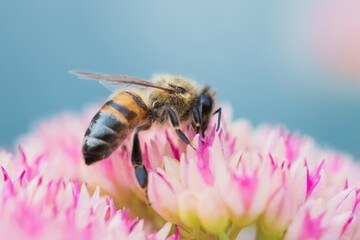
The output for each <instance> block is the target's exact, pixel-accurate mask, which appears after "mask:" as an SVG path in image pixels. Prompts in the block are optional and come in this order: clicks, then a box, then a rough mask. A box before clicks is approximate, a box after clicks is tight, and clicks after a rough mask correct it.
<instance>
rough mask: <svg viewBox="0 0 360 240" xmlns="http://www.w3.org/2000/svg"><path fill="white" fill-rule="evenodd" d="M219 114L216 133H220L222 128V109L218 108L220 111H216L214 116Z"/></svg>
mask: <svg viewBox="0 0 360 240" xmlns="http://www.w3.org/2000/svg"><path fill="white" fill-rule="evenodd" d="M217 113H218V123H217V128H216V131H219V128H220V121H221V108H218V110H216V111H215V112H214V113H213V115H215V114H217Z"/></svg>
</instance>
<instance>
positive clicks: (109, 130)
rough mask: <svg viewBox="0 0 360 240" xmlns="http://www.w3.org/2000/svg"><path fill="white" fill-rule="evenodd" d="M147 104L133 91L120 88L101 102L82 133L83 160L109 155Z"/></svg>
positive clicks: (141, 119)
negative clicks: (122, 90) (101, 104)
mask: <svg viewBox="0 0 360 240" xmlns="http://www.w3.org/2000/svg"><path fill="white" fill-rule="evenodd" d="M147 111H148V110H147V107H146V105H145V103H144V102H143V101H142V99H141V98H140V97H139V96H138V95H137V94H135V93H130V92H121V93H119V94H117V95H116V96H114V97H113V98H112V99H111V100H109V101H108V102H107V103H105V104H104V106H103V107H102V108H101V109H100V111H99V112H98V113H97V114H96V115H95V116H94V118H93V119H92V120H91V123H90V126H89V128H88V129H87V131H86V133H85V138H84V142H83V148H82V152H83V155H84V159H85V163H86V164H88V165H89V164H92V163H94V162H97V161H99V160H102V159H105V158H107V157H109V156H110V155H111V154H112V153H113V152H114V151H115V150H116V149H117V148H118V147H119V146H120V145H121V144H122V142H123V141H124V140H125V138H126V137H127V136H128V135H129V134H130V133H131V132H132V131H133V129H134V128H135V127H136V126H138V124H140V123H141V122H142V121H143V120H144V119H145V117H146V114H147Z"/></svg>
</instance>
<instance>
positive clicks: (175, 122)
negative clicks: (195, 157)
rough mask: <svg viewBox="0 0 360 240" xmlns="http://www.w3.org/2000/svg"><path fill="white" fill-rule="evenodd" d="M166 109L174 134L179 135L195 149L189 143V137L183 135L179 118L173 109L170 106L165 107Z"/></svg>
mask: <svg viewBox="0 0 360 240" xmlns="http://www.w3.org/2000/svg"><path fill="white" fill-rule="evenodd" d="M166 110H167V111H168V113H169V116H170V120H171V124H172V125H173V127H174V128H175V131H176V134H177V135H178V136H179V137H180V139H181V140H183V142H184V143H186V144H189V145H190V146H191V147H192V148H193V149H194V150H195V148H194V146H193V145H192V144H191V142H190V141H189V139H188V138H187V137H186V136H185V134H184V133H183V131H181V130H180V127H179V120H178V117H177V116H176V113H175V112H174V110H173V109H172V108H171V107H167V108H166Z"/></svg>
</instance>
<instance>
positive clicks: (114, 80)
mask: <svg viewBox="0 0 360 240" xmlns="http://www.w3.org/2000/svg"><path fill="white" fill-rule="evenodd" d="M70 73H72V74H75V75H76V76H78V77H79V78H83V79H94V80H99V81H100V83H101V84H102V85H104V86H105V87H106V88H108V89H110V90H112V91H113V90H119V89H120V88H124V85H125V87H128V86H131V85H137V86H142V87H144V88H157V89H161V90H164V91H168V92H173V91H174V89H173V88H167V87H165V86H161V85H158V84H155V83H152V82H149V81H146V80H143V79H139V78H134V77H127V76H120V75H111V74H101V73H91V72H78V71H70Z"/></svg>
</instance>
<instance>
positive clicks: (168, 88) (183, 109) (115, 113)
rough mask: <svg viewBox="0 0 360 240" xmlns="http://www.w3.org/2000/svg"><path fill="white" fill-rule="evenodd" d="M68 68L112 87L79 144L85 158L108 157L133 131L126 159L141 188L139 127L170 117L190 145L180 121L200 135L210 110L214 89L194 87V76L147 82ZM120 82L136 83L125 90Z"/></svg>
mask: <svg viewBox="0 0 360 240" xmlns="http://www.w3.org/2000/svg"><path fill="white" fill-rule="evenodd" d="M70 72H71V73H73V74H75V75H77V76H78V77H80V78H83V79H95V80H99V81H100V82H101V83H102V84H103V85H105V86H107V87H109V86H110V87H112V88H113V87H115V88H116V89H117V91H115V92H114V94H113V95H112V96H111V97H110V98H109V100H108V101H107V102H106V103H105V104H104V105H103V106H102V107H101V109H100V110H99V111H98V112H97V113H96V115H95V116H94V117H93V119H92V120H91V122H90V125H89V127H88V129H87V130H86V133H85V136H84V141H83V146H82V153H83V157H84V160H85V163H86V164H87V165H90V164H92V163H95V162H97V161H100V160H102V159H105V158H107V157H109V156H110V155H111V154H112V153H113V152H114V151H115V150H116V149H117V148H118V147H119V146H120V145H121V144H122V143H123V141H124V140H125V139H126V138H128V137H129V135H131V134H132V133H133V132H134V137H133V146H132V152H131V162H132V165H133V167H134V169H135V175H136V178H137V181H138V183H139V184H140V186H141V187H142V188H146V187H147V183H148V173H147V170H146V168H145V166H144V165H143V161H142V153H141V148H140V144H139V137H138V133H139V132H140V131H145V130H147V129H149V128H150V127H151V126H152V124H154V123H158V124H160V125H166V124H167V123H169V124H170V125H171V126H172V127H173V128H174V130H175V132H176V133H177V135H178V136H179V137H180V139H181V140H182V141H183V142H184V143H186V144H189V145H190V146H192V145H191V142H190V141H189V139H188V138H187V137H186V135H185V134H184V133H183V132H182V131H181V129H180V124H186V125H187V126H190V125H192V126H193V128H194V129H195V131H196V133H201V134H202V136H204V132H205V130H206V129H207V127H208V124H209V121H210V118H211V115H212V114H213V108H214V105H215V98H214V96H215V92H214V91H212V90H210V88H209V87H203V88H200V89H199V88H197V87H196V84H195V82H193V81H192V80H190V79H189V78H186V77H180V76H173V75H159V76H158V77H157V78H155V81H154V82H149V81H146V80H142V79H138V78H133V77H127V76H119V75H108V74H99V73H89V72H78V71H70ZM124 84H126V85H128V86H132V87H135V91H125V89H123V88H122V85H124ZM141 89H145V90H148V91H146V92H148V94H147V97H146V98H145V96H141V95H140V93H139V91H138V90H141ZM215 113H219V114H218V127H217V130H218V129H219V126H220V125H219V124H220V118H221V108H219V109H218V110H217V111H215ZM215 113H214V114H215ZM192 147H193V146H192ZM193 148H194V147H193Z"/></svg>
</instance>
